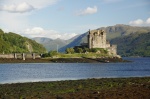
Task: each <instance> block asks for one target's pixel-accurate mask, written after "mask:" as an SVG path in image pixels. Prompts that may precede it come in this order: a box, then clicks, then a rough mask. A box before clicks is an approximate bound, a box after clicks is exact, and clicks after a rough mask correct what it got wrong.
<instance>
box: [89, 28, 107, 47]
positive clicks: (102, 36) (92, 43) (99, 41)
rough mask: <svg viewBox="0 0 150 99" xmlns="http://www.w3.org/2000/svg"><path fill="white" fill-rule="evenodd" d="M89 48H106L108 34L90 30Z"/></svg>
mask: <svg viewBox="0 0 150 99" xmlns="http://www.w3.org/2000/svg"><path fill="white" fill-rule="evenodd" d="M88 44H89V48H106V32H104V31H103V30H89V35H88Z"/></svg>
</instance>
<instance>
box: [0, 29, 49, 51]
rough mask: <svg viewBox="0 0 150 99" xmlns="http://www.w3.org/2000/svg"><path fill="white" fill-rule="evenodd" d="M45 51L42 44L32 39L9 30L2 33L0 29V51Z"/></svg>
mask: <svg viewBox="0 0 150 99" xmlns="http://www.w3.org/2000/svg"><path fill="white" fill-rule="evenodd" d="M22 52H25V53H32V52H36V53H45V52H46V49H45V48H44V47H43V45H41V44H38V43H37V42H35V41H34V40H31V39H28V38H26V37H22V36H20V35H18V34H15V33H12V32H9V33H4V32H3V30H1V29H0V53H1V54H2V53H22Z"/></svg>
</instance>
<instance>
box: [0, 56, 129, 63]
mask: <svg viewBox="0 0 150 99" xmlns="http://www.w3.org/2000/svg"><path fill="white" fill-rule="evenodd" d="M109 62H128V61H126V60H123V59H122V58H118V57H103V58H37V59H29V58H28V59H26V60H22V59H14V58H0V63H109Z"/></svg>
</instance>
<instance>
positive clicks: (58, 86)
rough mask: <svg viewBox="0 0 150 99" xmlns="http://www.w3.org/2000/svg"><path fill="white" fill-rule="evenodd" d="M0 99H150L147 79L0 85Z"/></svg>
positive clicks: (107, 79)
mask: <svg viewBox="0 0 150 99" xmlns="http://www.w3.org/2000/svg"><path fill="white" fill-rule="evenodd" d="M0 89H1V90H0V98H1V99H70V98H71V99H79V98H80V99H106V98H107V99H116V98H118V99H150V77H133V78H101V79H85V80H67V81H52V82H33V83H32V82H31V83H15V84H0Z"/></svg>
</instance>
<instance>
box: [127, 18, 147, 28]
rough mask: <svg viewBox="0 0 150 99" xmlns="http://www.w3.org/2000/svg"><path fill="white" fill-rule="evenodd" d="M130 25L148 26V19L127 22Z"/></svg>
mask: <svg viewBox="0 0 150 99" xmlns="http://www.w3.org/2000/svg"><path fill="white" fill-rule="evenodd" d="M129 24H130V25H135V26H139V25H145V26H146V25H149V24H150V18H148V19H147V20H146V21H144V20H142V19H137V20H134V21H130V22H129Z"/></svg>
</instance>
